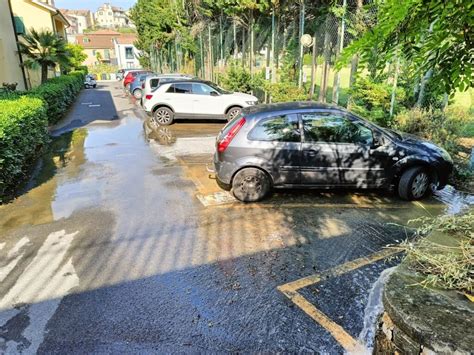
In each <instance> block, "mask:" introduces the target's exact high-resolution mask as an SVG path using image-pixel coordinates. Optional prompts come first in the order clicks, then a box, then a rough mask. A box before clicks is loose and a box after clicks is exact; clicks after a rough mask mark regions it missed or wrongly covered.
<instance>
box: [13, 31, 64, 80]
mask: <svg viewBox="0 0 474 355" xmlns="http://www.w3.org/2000/svg"><path fill="white" fill-rule="evenodd" d="M66 44H67V43H66V41H65V40H64V39H62V38H60V37H59V36H57V35H56V34H54V33H53V32H51V31H49V30H44V31H41V32H38V31H36V30H35V29H33V28H32V29H31V30H30V33H28V34H24V35H23V36H22V40H21V41H19V48H20V53H21V54H23V55H25V56H26V58H27V59H26V60H25V61H24V64H25V66H26V67H28V68H34V67H37V66H40V67H41V83H44V82H45V81H46V80H47V79H48V69H49V68H54V67H55V66H56V65H57V64H65V63H67V62H68V51H67V49H66Z"/></svg>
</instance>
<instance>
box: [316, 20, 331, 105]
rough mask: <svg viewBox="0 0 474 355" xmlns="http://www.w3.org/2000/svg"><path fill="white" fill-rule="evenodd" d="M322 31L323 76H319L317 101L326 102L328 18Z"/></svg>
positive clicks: (328, 54)
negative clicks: (319, 83)
mask: <svg viewBox="0 0 474 355" xmlns="http://www.w3.org/2000/svg"><path fill="white" fill-rule="evenodd" d="M324 27H325V29H324V32H325V33H324V46H323V53H324V71H323V75H322V76H321V86H320V87H319V96H318V101H320V102H326V89H327V82H328V67H329V56H330V53H329V40H330V34H329V17H326V24H325V26H324Z"/></svg>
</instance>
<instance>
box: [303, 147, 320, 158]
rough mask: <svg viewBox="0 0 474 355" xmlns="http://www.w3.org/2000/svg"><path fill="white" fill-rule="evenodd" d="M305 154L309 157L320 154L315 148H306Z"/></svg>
mask: <svg viewBox="0 0 474 355" xmlns="http://www.w3.org/2000/svg"><path fill="white" fill-rule="evenodd" d="M305 154H306V155H307V156H309V157H315V156H316V155H318V152H317V151H315V150H314V149H309V150H305Z"/></svg>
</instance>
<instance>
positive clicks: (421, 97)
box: [415, 69, 433, 107]
mask: <svg viewBox="0 0 474 355" xmlns="http://www.w3.org/2000/svg"><path fill="white" fill-rule="evenodd" d="M432 75H433V69H430V70H428V71H427V72H426V74H425V75H424V76H423V79H421V84H420V91H419V92H418V100H416V105H415V106H416V107H421V106H422V105H423V101H424V98H425V91H426V84H427V83H428V81H429V80H430V79H431V76H432Z"/></svg>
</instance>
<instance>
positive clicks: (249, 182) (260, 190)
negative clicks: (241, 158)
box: [231, 168, 271, 202]
mask: <svg viewBox="0 0 474 355" xmlns="http://www.w3.org/2000/svg"><path fill="white" fill-rule="evenodd" d="M270 188H271V183H270V178H269V177H268V175H267V174H266V173H265V172H263V171H262V170H260V169H256V168H245V169H242V170H240V171H239V172H237V174H236V175H235V176H234V179H233V180H232V190H231V191H232V194H233V195H234V197H235V198H236V199H237V200H239V201H242V202H257V201H260V200H262V199H263V198H264V197H265V196H267V195H268V193H269V192H270Z"/></svg>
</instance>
